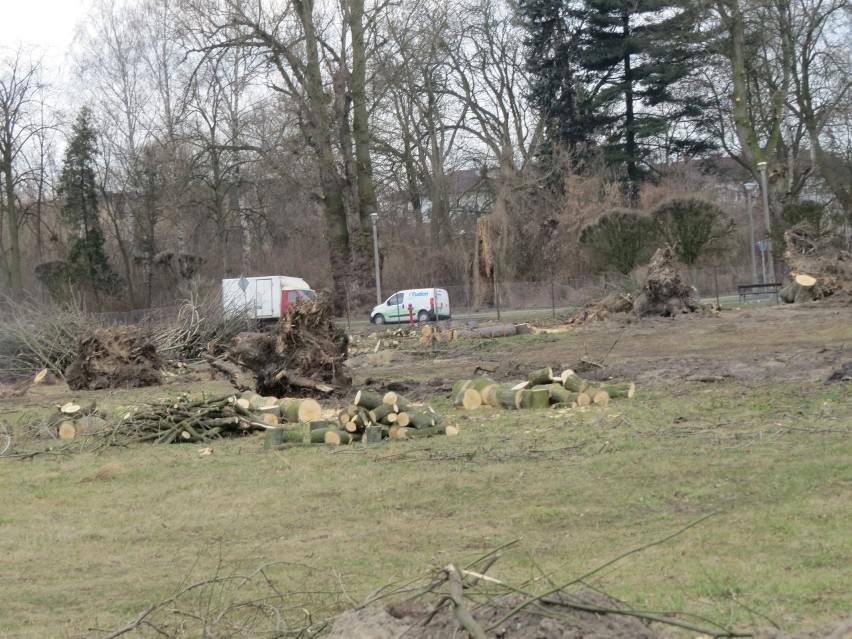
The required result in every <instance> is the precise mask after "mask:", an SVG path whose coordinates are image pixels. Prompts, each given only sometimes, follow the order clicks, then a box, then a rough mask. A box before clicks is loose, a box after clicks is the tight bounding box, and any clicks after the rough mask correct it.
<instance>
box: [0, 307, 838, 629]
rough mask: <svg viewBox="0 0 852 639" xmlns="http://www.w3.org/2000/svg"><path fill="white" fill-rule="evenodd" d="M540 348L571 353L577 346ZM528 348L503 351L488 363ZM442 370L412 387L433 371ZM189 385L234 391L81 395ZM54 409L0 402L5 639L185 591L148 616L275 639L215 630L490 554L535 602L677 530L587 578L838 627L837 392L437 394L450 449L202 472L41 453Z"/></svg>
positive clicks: (319, 456) (0, 586)
mask: <svg viewBox="0 0 852 639" xmlns="http://www.w3.org/2000/svg"><path fill="white" fill-rule="evenodd" d="M831 335H832V336H829V337H826V336H821V337H820V339H821V340H822V342H823V343H826V344H827V346H828V347H830V348H843V347H844V346H843V345H845V347H846V348H847V350H848V344H849V341H850V339H852V329H850V328H848V327H847V326H845V325H844V324H843V323H842V321H841V323H840V324H839V325H838V327H837V329H836V330H835V332H834V333H832V334H831ZM543 339H545V338H543ZM546 339H547V340H548V348H550V347H551V346H552V347H553V348H559V347H561V348H567V349H569V350H570V349H573V350H577V351H579V350H580V349H581V348H582V347H581V346H580V345H578V344H579V342H578V341H577V340H580V339H582V340H583V342H584V343H585V344H588V342H589V340H590V338H589V336H584V337H582V338H581V337H578V336H576V335H573V334H571V333H565V334H559V335H556V336H553V335H548V336H546ZM649 339H650V338H649ZM572 340H574V341H573V342H572ZM529 346H530V338H529V337H525V338H522V339H518V340H512V339H507V340H502V341H501V342H500V344H499V349H500V356H501V357H505V358H507V359H511V358H512V356H513V354H517V353H521V352H525V351H526V349H528V348H529ZM489 348H491V346H489ZM655 348H659V346H656V345H655ZM572 352H573V351H572ZM444 355H445V356H446V354H444ZM489 356H492V357H493V356H494V353H493V352H491V351H489ZM435 361H436V360H434V359H429V358H423V359H422V361H421V364H419V367H420V368H419V369H418V370H417V372H416V375H417V376H419V377H420V378H422V379H424V380H425V379H430V378H431V377H434V376H435V375H436V374H439V371H438V370H437V368H439V367H440V364H436V363H435ZM375 372H376V371H372V373H375ZM181 391H188V392H191V393H196V394H197V393H201V392H206V393H208V394H211V395H215V394H219V393H222V392H227V387H226V386H225V385H224V384H223V383H222V382H204V381H194V382H186V383H184V382H178V383H175V384H172V385H170V386H169V387H167V388H160V389H149V390H146V391H114V392H111V393H92V394H91V395H92V396H94V397H97V399H98V400H99V403H100V405H102V406H105V407H110V408H117V407H119V410H121V408H120V407H126V406H130V405H134V404H135V403H138V402H140V401H150V400H151V399H153V398H156V397H161V396H163V395H165V394H177V393H179V392H181ZM68 396H69V393H68V391H67V388H64V387H61V386H54V387H43V388H41V387H39V388H33V389H31V391H30V392H29V393H28V394H27V395H26V396H25V397H24V398H14V399H6V400H4V401H3V404H2V413H0V418H2V419H3V422H4V423H5V424H6V429H7V430H8V431H9V432H11V433H12V434H13V441H14V443H15V446H14V447H13V449H12V450H13V452H14V451H17V452H18V453H22V452H24V451H39V452H38V454H34V455H30V456H23V455H20V454H19V455H17V456H13V457H8V456H7V458H3V459H0V481H1V482H2V486H3V498H2V508H0V543H1V544H2V553H0V638H2V639H10V638H13V637H14V638H16V639H18V638H20V639H24V638H26V639H36V638H38V639H47V638H62V639H70V638H78V637H80V638H81V637H103V636H107V635H108V634H109V633H110V632H112V631H115V630H116V629H118V628H120V627H121V626H123V625H124V624H126V623H128V622H129V621H131V620H133V619H134V618H136V617H137V616H138V615H139V614H140V613H141V612H143V611H144V610H146V609H147V608H148V607H150V606H152V605H153V604H156V603H158V602H161V601H164V600H166V599H168V598H169V597H171V596H172V595H174V594H175V593H176V592H182V594H181V595H180V597H178V598H176V599H175V601H174V602H172V603H171V604H170V605H169V606H168V607H167V608H168V609H169V610H170V611H171V612H163V611H160V612H158V613H157V614H158V615H159V616H157V617H156V619H154V617H152V620H156V622H157V623H158V624H159V625H160V627H162V628H169V632H170V633H171V634H169V635H168V636H174V637H182V636H210V637H220V636H235V637H236V636H246V637H248V636H257V637H260V636H289V635H285V634H283V633H282V634H277V635H276V634H273V635H270V634H268V629H269V627H271V626H269V627H266V626H264V627H261V626H260V625H258V626H257V627H252V628H243V629H242V630H239V631H236V630H233V629H231V630H229V631H228V632H226V631H225V626H226V625H227V624H226V621H225V620H224V617H223V619H220V620H219V622H217V621H216V618H217V615H221V614H222V613H223V611H226V610H228V611H232V610H233V609H234V608H235V607H236V604H237V602H243V603H244V602H245V601H254V602H257V601H259V600H260V599H261V598H264V597H269V596H270V592H271V593H275V595H274V597H273V598H272V599H268V601H270V602H271V601H274V602H275V603H274V606H273V604H272V603H270V604H269V608H273V607H274V608H275V612H276V614H279V615H280V620H279V621H278V622H275V623H278V627H279V628H281V627H289V628H304V627H307V626H308V625H310V624H311V623H314V624H315V625H314V627H315V628H316V627H319V626H318V625H316V622H318V621H320V620H322V619H325V618H328V617H329V616H331V615H333V614H334V613H336V612H339V611H341V610H343V609H346V608H351V607H354V606H356V605H358V604H360V603H361V602H363V601H364V600H365V599H366V598H367V597H368V596H369V595H370V594H371V593H375V592H376V591H377V590H379V589H382V588H385V589H386V591H393V590H395V589H398V588H402V587H403V585H405V584H410V583H418V582H420V581H422V580H428V578H429V577H430V575H434V572H435V570H436V569H437V568H439V567H441V566H443V565H445V564H447V563H448V562H450V561H459V562H462V563H466V562H473V561H475V560H476V559H477V558H480V557H482V556H483V555H486V554H487V553H490V552H491V551H493V550H495V549H497V548H500V547H503V546H507V547H506V548H505V549H503V550H502V551H501V556H500V559H499V560H498V561H497V562H496V563H495V564H494V565H493V566H492V567H491V568H490V570H489V573H488V574H489V575H491V576H493V577H494V578H497V579H500V580H502V581H504V582H509V583H512V584H517V585H518V586H521V585H522V586H523V587H524V588H525V589H527V590H529V591H533V592H540V591H545V590H549V589H552V588H553V587H555V586H558V585H559V584H563V583H568V582H571V581H572V580H574V579H576V578H577V577H578V576H580V575H583V574H586V573H589V572H591V571H595V569H596V568H599V567H602V566H604V565H605V564H607V563H608V562H610V561H611V560H613V559H616V558H618V557H620V556H622V555H625V554H626V553H629V551H631V550H634V549H639V548H642V547H644V546H646V545H649V544H653V543H654V542H656V541H659V540H662V539H664V538H666V537H667V536H669V535H671V534H672V533H675V532H677V531H679V530H681V529H683V528H685V527H688V526H690V525H691V524H695V525H692V526H691V527H689V528H688V529H686V530H683V532H682V533H681V534H679V535H677V536H675V537H673V538H672V539H670V540H668V541H666V542H665V543H661V544H658V545H650V546H649V547H648V548H646V549H644V550H641V551H640V552H636V553H632V554H627V556H625V557H624V558H622V559H620V560H618V561H616V562H614V563H613V564H611V565H607V566H606V567H605V568H603V569H602V570H599V571H596V572H594V573H593V574H592V575H591V576H590V577H588V579H587V580H586V581H587V582H588V583H589V584H591V585H593V586H595V587H596V588H599V589H602V590H604V591H606V592H607V593H609V594H610V595H612V596H615V597H618V598H620V599H622V600H624V601H626V602H627V603H629V604H630V605H632V606H634V607H636V608H640V609H644V610H652V611H658V612H673V611H678V612H686V613H690V614H693V615H699V616H701V617H704V618H707V619H710V620H713V621H714V622H716V623H719V624H722V625H730V626H731V627H732V628H736V629H739V630H748V629H752V628H755V627H762V626H770V625H773V624H775V625H777V626H779V627H781V628H784V629H788V630H797V629H807V628H812V627H819V626H821V625H824V624H826V623H829V622H833V621H837V620H838V619H840V618H841V617H844V616H845V615H847V614H849V612H850V610H852V589H850V579H849V575H850V571H849V567H850V565H852V533H850V529H852V526H850V522H852V464H850V462H852V438H851V437H850V434H852V385H850V384H849V383H845V384H826V383H824V381H823V380H801V379H788V380H784V379H780V380H779V379H775V380H773V381H772V382H771V383H770V382H766V381H761V380H759V379H752V380H748V381H744V380H742V379H739V380H737V379H722V380H719V381H718V382H716V383H712V384H707V383H699V382H689V381H683V380H668V381H666V382H658V383H650V384H644V385H640V386H639V392H638V394H637V397H636V398H634V399H633V400H630V401H627V400H618V401H613V402H612V403H611V404H609V405H608V406H605V407H592V408H590V409H589V410H586V411H584V412H575V411H555V410H539V411H513V412H507V411H501V410H497V409H490V408H489V409H481V410H478V411H469V412H464V411H462V410H460V409H456V408H453V407H452V406H450V405H449V403H448V400H447V398H446V397H445V396H443V395H441V394H438V395H435V396H433V397H430V398H428V399H429V401H430V404H431V405H432V406H433V407H434V408H435V409H436V410H438V411H439V412H442V413H444V414H446V415H447V416H448V418H449V419H450V420H452V421H453V423H455V424H457V425H458V426H459V427H460V429H461V432H460V435H459V436H458V437H435V438H430V439H427V440H417V441H391V440H386V441H385V442H383V443H382V444H381V445H373V446H363V445H360V444H358V445H353V446H348V447H340V448H328V447H325V446H317V447H297V448H292V449H285V450H277V451H270V450H264V448H263V438H262V437H260V436H252V437H246V438H241V439H234V440H228V441H222V442H221V443H217V444H215V445H214V447H213V454H211V455H206V456H201V455H200V454H199V447H198V446H192V445H182V446H155V445H131V446H128V447H124V446H111V447H105V446H102V445H100V443H99V442H98V441H97V439H96V438H84V439H80V440H74V441H73V442H72V443H71V444H70V445H69V446H63V445H60V443H59V442H58V441H55V442H49V441H47V440H45V439H43V438H42V439H36V436H37V435H38V434H39V433H40V429H39V428H38V427H37V425H38V422H39V420H40V419H41V418H42V416H43V414H44V411H45V409H48V410H49V409H51V408H52V406H53V404H57V403H61V402H62V401H64V400H66V399H67V398H68ZM87 396H88V394H87ZM0 443H1V442H0ZM48 444H49V446H50V448H49V449H48V448H46V446H48ZM696 522H698V523H696ZM260 567H265V568H264V571H263V573H262V575H261V576H260V577H258V576H255V578H254V579H252V580H251V581H250V582H249V581H246V582H237V581H235V579H234V578H235V577H236V576H241V575H245V574H248V573H251V572H252V571H254V570H256V569H258V568H260ZM194 584H198V587H195V588H189V589H188V590H187V591H186V592H183V590H182V589H185V588H187V586H191V585H194ZM202 584H203V585H202ZM278 595H281V596H280V597H279V596H278ZM267 612H269V610H267ZM274 616H275V615H271V613H270V615H268V616H266V617H264V622H263V623H264V624H271V623H273V622H271V621H269V619H271V617H274ZM199 619H203V620H206V623H207V626H208V632H209V635H201V634H198V633H197V632H196V631H195V629H197V628H198V624H199V623H200V622H199ZM217 623H219V624H220V625H218V626H217V625H216V624H217ZM227 623H233V622H232V620H231V621H228V622H227ZM253 623H258V621H257V619H256V618H254V622H253ZM145 632H147V633H148V634H147V635H146V634H144V633H145ZM190 632H192V633H195V634H190ZM148 635H150V636H157V635H156V633H155V632H154V631H153V630H152V629H151V628H150V627H149V628H144V627H143V628H140V629H139V630H138V631H136V633H130V634H128V635H126V636H148ZM159 636H162V635H159ZM685 636H692V637H694V636H695V633H692V634H687V635H685Z"/></svg>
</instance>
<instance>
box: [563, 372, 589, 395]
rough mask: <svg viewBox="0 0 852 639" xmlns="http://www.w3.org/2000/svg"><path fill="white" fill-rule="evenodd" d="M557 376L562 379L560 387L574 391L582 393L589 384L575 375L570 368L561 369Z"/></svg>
mask: <svg viewBox="0 0 852 639" xmlns="http://www.w3.org/2000/svg"><path fill="white" fill-rule="evenodd" d="M559 378H560V379H561V380H562V388H564V389H565V390H569V391H573V392H575V393H582V392H583V391H584V390H586V387H587V386H588V385H589V382H587V381H586V380H585V379H583V378H582V377H580V376H579V375H577V373H575V372H574V371H572V370H571V369H567V370H564V371H562V374H561V375H560V377H559Z"/></svg>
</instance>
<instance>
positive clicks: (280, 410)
mask: <svg viewBox="0 0 852 639" xmlns="http://www.w3.org/2000/svg"><path fill="white" fill-rule="evenodd" d="M321 412H322V408H321V406H320V405H319V402H317V401H316V400H314V399H278V398H276V397H261V396H260V395H258V394H257V393H252V392H245V393H243V394H242V395H241V396H237V395H226V396H224V397H216V398H211V399H207V398H203V399H194V400H193V399H190V398H189V397H188V396H186V395H182V396H180V397H179V398H178V399H177V400H170V401H166V402H163V403H161V404H158V405H154V406H148V407H146V408H143V409H140V410H137V411H131V412H128V413H126V414H125V415H124V416H123V417H122V425H121V429H122V430H124V431H125V432H127V433H130V434H132V435H133V436H134V438H135V439H136V440H137V441H154V442H156V443H160V444H172V443H180V442H194V443H198V442H209V441H211V440H213V439H218V438H221V437H227V436H230V435H245V434H247V433H250V432H252V431H260V430H270V429H279V430H284V429H283V428H280V425H281V423H282V422H283V423H289V424H290V425H291V426H297V425H298V424H299V423H300V422H307V421H312V420H318V419H319V418H320V416H321Z"/></svg>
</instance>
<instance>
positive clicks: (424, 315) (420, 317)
mask: <svg viewBox="0 0 852 639" xmlns="http://www.w3.org/2000/svg"><path fill="white" fill-rule="evenodd" d="M417 321H418V322H428V321H429V313H428V312H427V311H420V312H419V313H418V314H417Z"/></svg>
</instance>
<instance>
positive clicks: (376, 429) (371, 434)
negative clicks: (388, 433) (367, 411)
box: [361, 424, 384, 444]
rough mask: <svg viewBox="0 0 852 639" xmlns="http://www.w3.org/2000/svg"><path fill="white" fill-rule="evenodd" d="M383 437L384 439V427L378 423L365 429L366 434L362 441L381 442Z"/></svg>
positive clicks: (366, 442)
mask: <svg viewBox="0 0 852 639" xmlns="http://www.w3.org/2000/svg"><path fill="white" fill-rule="evenodd" d="M382 439H384V433H383V431H382V427H381V426H379V425H378V424H373V425H372V426H368V427H367V428H366V429H365V430H364V435H363V436H362V437H361V441H362V442H364V443H365V444H379V443H381V441H382Z"/></svg>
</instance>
